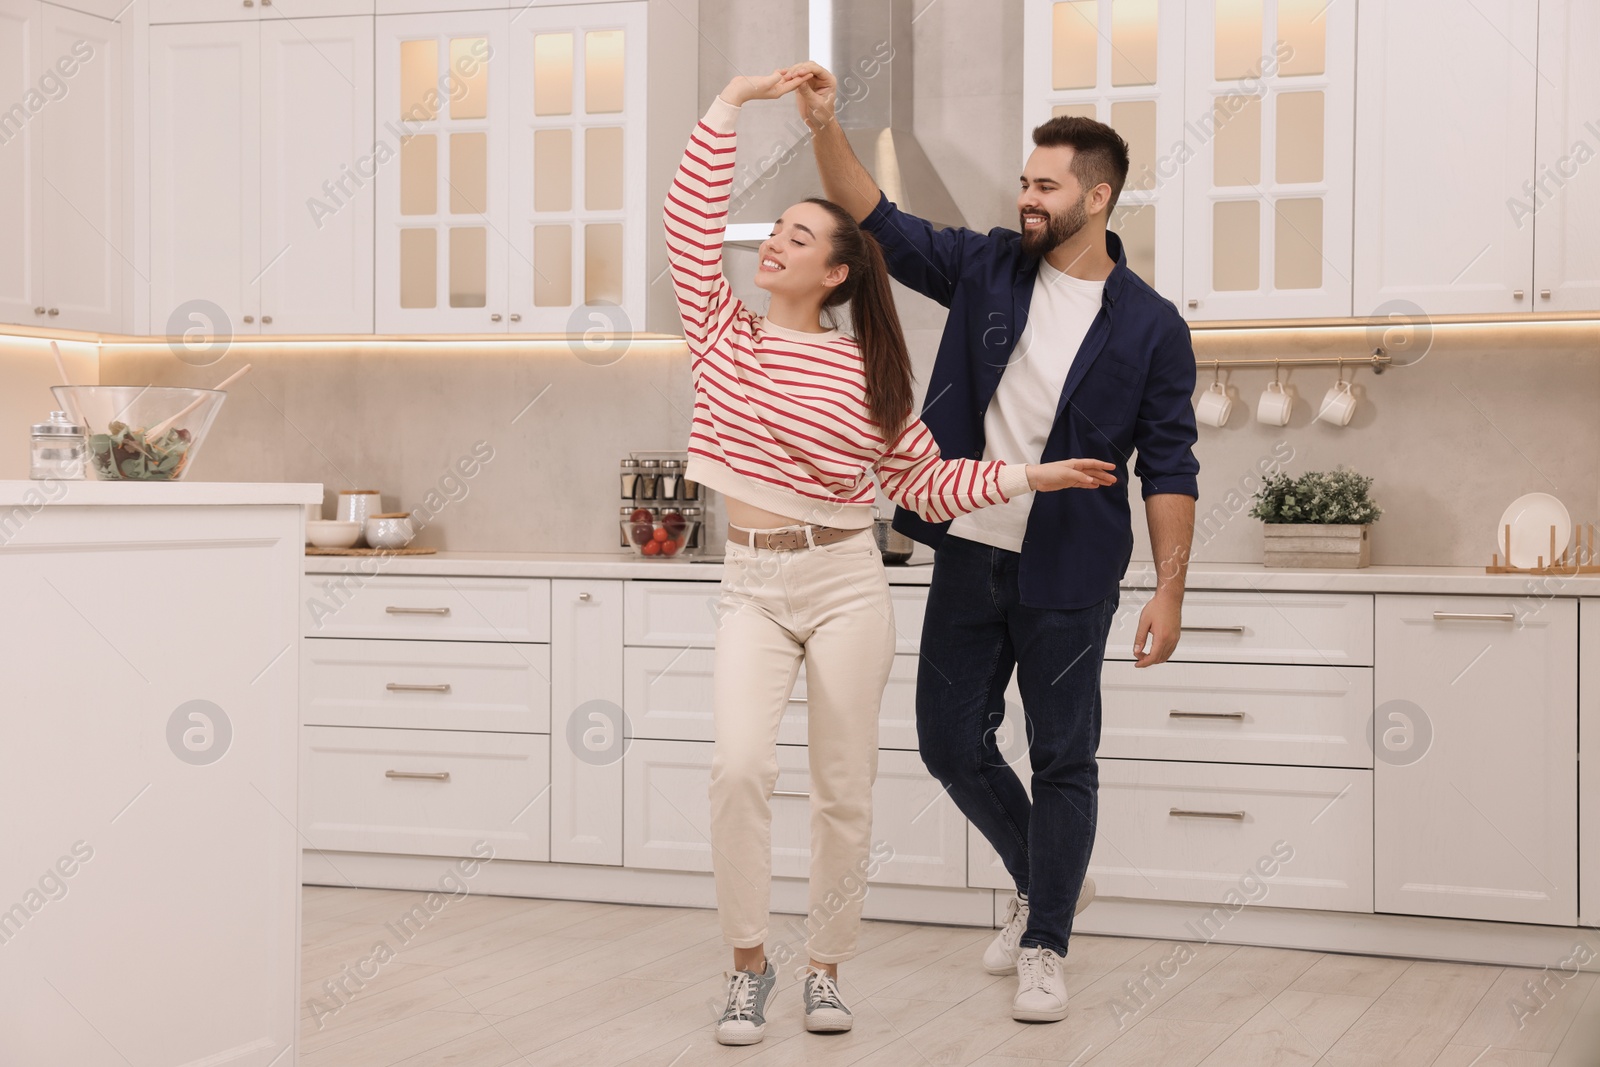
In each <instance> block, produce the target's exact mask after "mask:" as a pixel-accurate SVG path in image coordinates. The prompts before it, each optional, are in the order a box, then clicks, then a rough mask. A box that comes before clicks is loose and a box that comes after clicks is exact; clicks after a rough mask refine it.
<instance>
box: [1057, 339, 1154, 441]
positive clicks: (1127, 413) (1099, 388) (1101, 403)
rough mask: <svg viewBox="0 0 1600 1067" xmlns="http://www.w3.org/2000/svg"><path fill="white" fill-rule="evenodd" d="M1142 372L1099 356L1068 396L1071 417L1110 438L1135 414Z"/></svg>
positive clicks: (1129, 422) (1128, 422) (1108, 357)
mask: <svg viewBox="0 0 1600 1067" xmlns="http://www.w3.org/2000/svg"><path fill="white" fill-rule="evenodd" d="M1142 378H1143V371H1141V370H1140V369H1139V368H1138V367H1135V366H1133V365H1131V364H1128V363H1123V362H1121V361H1119V360H1115V359H1112V358H1111V357H1110V356H1107V355H1104V354H1102V355H1101V356H1100V357H1099V358H1098V359H1096V360H1095V361H1094V362H1093V363H1092V364H1090V366H1089V369H1088V370H1087V371H1086V372H1085V373H1084V376H1083V380H1082V381H1081V382H1079V383H1078V388H1077V389H1076V390H1075V391H1074V392H1073V394H1072V400H1071V405H1072V408H1073V409H1074V411H1075V413H1076V414H1078V415H1079V416H1080V417H1082V418H1086V419H1088V420H1089V421H1090V422H1091V423H1092V424H1093V425H1094V426H1095V427H1096V428H1098V429H1099V430H1101V431H1102V432H1103V433H1106V434H1108V435H1109V434H1111V433H1112V432H1113V431H1114V430H1116V429H1121V428H1123V427H1126V426H1127V425H1129V424H1131V423H1132V422H1133V418H1134V415H1135V414H1137V413H1138V410H1139V396H1140V393H1141V392H1142V390H1141V389H1140V382H1141V379H1142Z"/></svg>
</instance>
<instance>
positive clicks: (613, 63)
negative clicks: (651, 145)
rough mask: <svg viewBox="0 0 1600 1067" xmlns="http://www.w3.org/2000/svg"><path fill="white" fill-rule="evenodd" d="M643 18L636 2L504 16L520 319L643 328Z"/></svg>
mask: <svg viewBox="0 0 1600 1067" xmlns="http://www.w3.org/2000/svg"><path fill="white" fill-rule="evenodd" d="M646 18H647V6H646V4H644V3H642V2H637V3H615V4H569V5H560V6H535V7H529V8H526V9H523V10H522V11H520V12H518V13H517V14H516V16H515V17H514V18H513V19H512V22H511V64H510V69H511V89H510V94H511V125H512V129H511V235H510V242H511V258H510V284H511V292H510V307H511V310H512V312H513V314H515V315H517V316H519V317H520V321H521V323H522V326H521V328H522V329H528V330H533V331H537V332H559V333H575V334H594V335H595V336H597V337H599V336H602V335H607V334H610V333H613V332H633V331H638V330H643V329H644V290H645V283H646V282H647V281H648V279H646V278H645V277H644V275H643V268H642V264H643V263H644V259H645V240H646V231H645V226H646V222H647V220H648V221H649V222H652V223H653V222H654V221H655V215H654V213H652V212H649V211H647V210H646V209H645V203H644V195H645V192H644V190H645V184H644V180H643V170H644V166H645V125H644V113H645V86H646V81H645V77H646V70H645V66H646V64H645V58H646V45H647V40H646V36H645V27H646ZM595 331H598V333H595ZM602 346H603V342H602Z"/></svg>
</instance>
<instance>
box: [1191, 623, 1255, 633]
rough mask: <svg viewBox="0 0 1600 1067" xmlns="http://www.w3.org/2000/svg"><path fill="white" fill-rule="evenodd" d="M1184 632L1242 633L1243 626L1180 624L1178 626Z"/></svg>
mask: <svg viewBox="0 0 1600 1067" xmlns="http://www.w3.org/2000/svg"><path fill="white" fill-rule="evenodd" d="M1178 629H1179V630H1181V631H1183V632H1184V633H1191V634H1242V633H1244V627H1243V626H1182V625H1180V626H1179V627H1178Z"/></svg>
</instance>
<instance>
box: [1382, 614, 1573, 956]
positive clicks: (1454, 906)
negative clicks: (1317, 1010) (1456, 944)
mask: <svg viewBox="0 0 1600 1067" xmlns="http://www.w3.org/2000/svg"><path fill="white" fill-rule="evenodd" d="M1524 603H1525V602H1524V601H1521V600H1512V599H1510V598H1497V597H1465V596H1456V597H1443V596H1399V595H1380V596H1379V597H1378V598H1377V611H1376V624H1377V648H1378V658H1377V663H1376V666H1375V668H1374V699H1375V700H1376V709H1375V730H1376V731H1377V744H1376V756H1377V759H1376V763H1375V765H1374V771H1373V780H1374V794H1375V796H1374V826H1375V858H1374V869H1375V877H1376V886H1375V900H1376V906H1377V910H1379V911H1384V912H1398V913H1402V914H1411V915H1440V916H1448V917H1452V918H1463V919H1494V920H1500V921H1505V922H1526V923H1550V924H1557V925H1568V926H1570V925H1572V924H1573V923H1574V922H1575V921H1576V920H1577V909H1578V886H1577V881H1578V869H1577V857H1576V854H1575V853H1576V850H1575V849H1574V847H1573V846H1574V842H1576V841H1577V831H1578V826H1577V806H1578V797H1577V781H1578V763H1577V759H1578V752H1577V743H1578V736H1577V734H1578V722H1577V703H1578V692H1577V677H1578V609H1577V604H1576V602H1575V601H1572V600H1558V599H1549V600H1544V601H1542V602H1541V603H1540V604H1539V605H1538V609H1537V610H1536V611H1532V612H1523V611H1520V610H1519V609H1518V605H1521V604H1524ZM1390 737H1394V738H1396V739H1397V743H1396V744H1390V743H1389V738H1390Z"/></svg>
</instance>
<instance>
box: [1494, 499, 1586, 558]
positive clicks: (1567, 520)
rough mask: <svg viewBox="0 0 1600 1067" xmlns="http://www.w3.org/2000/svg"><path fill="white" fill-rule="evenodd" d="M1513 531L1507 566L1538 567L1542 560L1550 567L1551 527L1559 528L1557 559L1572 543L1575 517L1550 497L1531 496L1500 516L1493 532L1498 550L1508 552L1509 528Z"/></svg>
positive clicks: (1517, 500)
mask: <svg viewBox="0 0 1600 1067" xmlns="http://www.w3.org/2000/svg"><path fill="white" fill-rule="evenodd" d="M1508 524H1509V525H1510V527H1511V554H1510V558H1509V560H1508V561H1507V562H1509V563H1510V565H1511V566H1513V567H1537V566H1538V565H1539V558H1540V557H1541V556H1542V557H1544V565H1545V566H1546V567H1548V566H1550V565H1551V564H1552V563H1553V562H1555V561H1554V560H1553V559H1551V558H1550V527H1552V526H1554V527H1555V528H1556V555H1558V556H1559V555H1560V554H1561V553H1562V552H1564V551H1565V550H1566V547H1567V542H1568V541H1570V540H1571V539H1572V516H1571V515H1569V514H1568V513H1567V507H1566V505H1565V504H1563V503H1561V501H1559V500H1557V499H1556V498H1555V497H1553V496H1551V495H1550V494H1549V493H1529V494H1527V495H1526V496H1519V497H1517V499H1515V500H1513V501H1512V502H1511V506H1510V507H1508V508H1506V511H1505V514H1504V515H1501V516H1500V522H1499V523H1498V524H1497V525H1496V526H1495V528H1494V543H1495V550H1496V551H1497V552H1499V553H1501V554H1502V555H1504V554H1505V552H1506V532H1505V531H1506V526H1507V525H1508Z"/></svg>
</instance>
